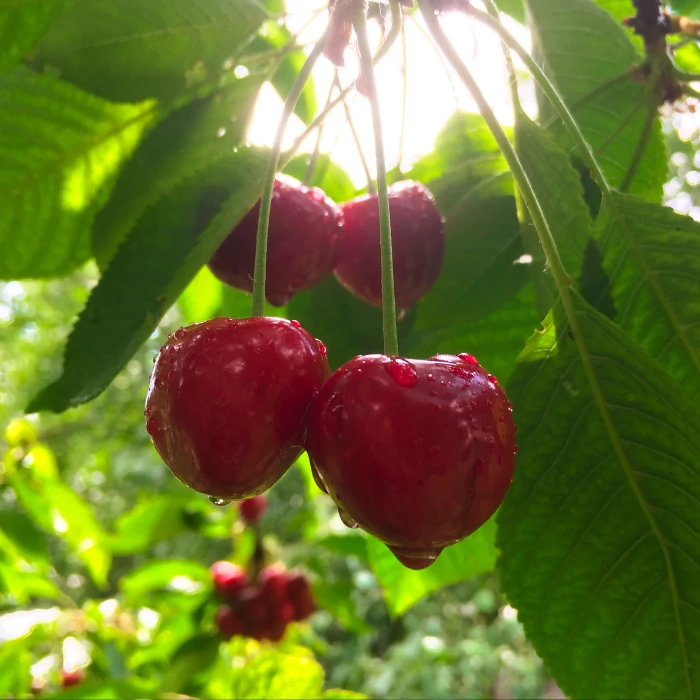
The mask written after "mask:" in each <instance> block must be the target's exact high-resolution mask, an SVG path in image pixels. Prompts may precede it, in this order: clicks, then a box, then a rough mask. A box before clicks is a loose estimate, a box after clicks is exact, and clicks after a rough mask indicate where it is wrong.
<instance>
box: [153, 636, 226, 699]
mask: <svg viewBox="0 0 700 700" xmlns="http://www.w3.org/2000/svg"><path fill="white" fill-rule="evenodd" d="M220 644H221V639H220V637H218V636H216V635H208V634H199V635H197V636H196V637H192V638H191V639H188V640H187V641H186V642H185V643H184V644H183V645H182V646H181V647H180V648H179V649H178V650H177V651H176V652H175V654H174V655H173V657H172V659H170V663H169V666H168V670H167V672H166V674H165V675H164V677H163V681H162V683H161V688H162V690H165V691H169V692H175V693H176V692H179V691H181V690H183V689H184V688H186V687H187V686H188V685H189V684H190V683H191V681H192V677H193V676H195V675H197V674H199V673H202V672H204V673H206V672H207V670H208V669H210V668H211V667H212V666H213V664H214V662H215V661H216V659H217V657H218V654H219V646H220Z"/></svg>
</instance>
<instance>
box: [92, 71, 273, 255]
mask: <svg viewBox="0 0 700 700" xmlns="http://www.w3.org/2000/svg"><path fill="white" fill-rule="evenodd" d="M270 70H271V69H270V64H265V65H264V66H263V67H262V68H261V67H258V69H253V68H252V67H251V73H250V74H249V75H248V77H246V78H244V79H241V80H234V81H233V82H231V83H228V84H226V85H224V86H223V87H221V88H220V89H219V90H215V91H214V92H212V94H210V95H208V96H207V97H205V98H203V99H200V100H197V101H195V102H192V103H191V104H189V105H187V106H186V107H183V108H182V109H180V110H178V111H176V112H174V113H172V114H171V115H169V116H168V117H167V118H166V119H164V120H163V121H162V122H161V123H160V124H158V126H157V127H156V128H155V129H153V131H152V132H151V133H150V134H148V136H147V137H146V138H145V139H144V141H143V143H142V144H141V147H140V148H139V149H138V151H136V153H135V154H134V156H133V157H132V158H131V159H130V160H129V161H128V162H127V163H126V164H125V165H124V168H123V170H122V173H121V176H120V178H119V180H118V181H117V184H116V185H115V188H114V192H113V193H112V196H111V197H110V199H109V202H108V203H107V204H106V206H105V207H104V208H103V209H102V210H101V211H100V212H99V214H98V215H97V218H96V220H95V226H94V229H93V234H92V248H93V253H94V255H95V258H96V259H97V262H98V264H99V265H100V267H102V268H104V267H105V266H106V264H107V262H108V261H109V260H110V259H111V258H112V256H113V255H114V252H115V251H116V250H117V248H118V247H119V245H120V244H121V242H122V241H123V240H124V239H125V238H126V236H127V235H128V234H129V232H130V231H131V230H132V229H133V227H134V226H135V225H136V222H137V221H138V220H139V218H140V217H141V216H143V214H144V212H145V211H146V209H148V207H149V206H152V205H153V204H155V203H156V202H157V201H158V200H159V199H160V198H161V197H163V196H164V195H165V194H167V193H168V192H169V191H170V190H172V189H173V187H175V186H176V185H178V184H180V183H182V182H184V181H185V180H187V179H190V178H192V176H193V175H194V174H195V173H197V172H198V171H200V170H202V169H204V168H206V167H208V166H209V165H210V164H211V163H212V162H213V161H215V160H217V159H218V158H221V157H223V156H225V155H226V154H227V153H228V152H230V151H231V150H232V149H235V148H237V147H238V146H239V145H240V144H241V142H242V141H243V139H244V138H245V134H246V131H247V129H248V124H249V121H250V117H251V115H252V111H253V106H254V104H255V100H256V99H257V96H258V92H259V90H260V86H261V85H262V83H263V82H264V81H265V80H266V79H267V77H269V74H270Z"/></svg>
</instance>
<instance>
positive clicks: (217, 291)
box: [177, 267, 224, 324]
mask: <svg viewBox="0 0 700 700" xmlns="http://www.w3.org/2000/svg"><path fill="white" fill-rule="evenodd" d="M223 298H224V285H223V283H221V282H220V281H219V280H218V279H216V277H214V275H213V274H212V273H211V271H210V270H209V268H208V267H203V268H202V269H201V270H200V271H199V272H198V273H197V275H196V276H195V278H194V279H193V280H192V281H191V282H190V283H189V284H188V285H187V288H186V289H185V291H184V292H183V293H182V294H180V296H179V298H178V300H177V304H178V306H179V307H180V311H181V312H182V320H183V322H184V323H185V324H189V323H197V322H200V321H206V320H207V319H209V318H213V317H214V316H215V315H216V311H217V310H218V309H219V307H220V306H221V303H222V301H223Z"/></svg>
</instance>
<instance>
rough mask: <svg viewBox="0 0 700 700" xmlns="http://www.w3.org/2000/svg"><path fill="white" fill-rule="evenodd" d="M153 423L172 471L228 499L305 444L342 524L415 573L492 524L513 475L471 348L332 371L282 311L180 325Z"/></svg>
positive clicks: (266, 477)
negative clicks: (381, 545) (388, 550)
mask: <svg viewBox="0 0 700 700" xmlns="http://www.w3.org/2000/svg"><path fill="white" fill-rule="evenodd" d="M146 418H147V421H146V427H147V430H148V432H149V433H150V435H151V438H152V439H153V443H154V445H155V446H156V449H157V450H158V452H159V453H160V455H161V457H162V458H163V460H164V461H165V462H166V464H167V465H168V466H169V467H170V469H171V470H172V472H173V473H174V474H175V476H177V477H178V478H179V479H180V480H181V481H183V482H184V483H186V484H188V485H189V486H191V487H192V488H194V489H196V490H198V491H201V492H203V493H206V494H209V495H210V496H213V497H215V498H217V499H221V501H228V500H232V499H243V498H248V497H250V496H253V495H256V494H259V493H262V492H263V491H265V490H267V489H268V488H269V487H270V486H272V485H273V484H274V483H275V482H276V481H277V480H278V479H279V478H280V477H281V476H282V475H283V474H284V473H285V472H286V471H287V469H288V468H289V467H290V466H291V465H292V464H293V463H294V461H295V460H296V459H297V457H298V456H299V455H300V453H301V451H302V450H303V449H305V448H306V449H307V450H308V452H309V456H310V458H311V461H312V464H313V469H314V475H315V477H316V480H317V483H318V485H319V487H320V488H322V489H323V490H324V491H326V492H327V493H328V494H329V495H330V496H331V498H333V500H334V502H335V503H336V505H337V506H338V509H339V512H340V515H341V517H343V519H344V521H345V522H346V523H347V524H348V525H350V526H356V525H359V526H361V527H362V528H363V529H364V530H366V531H367V532H369V533H370V534H372V535H375V536H376V537H378V538H379V539H381V540H382V541H383V542H384V543H386V544H387V546H389V547H390V548H391V550H392V551H393V552H394V554H395V555H396V556H397V558H398V559H399V560H400V561H401V562H403V563H404V564H405V565H406V566H408V567H410V568H423V567H425V566H428V565H430V564H431V563H432V562H433V561H434V560H435V558H436V557H437V556H438V555H439V553H440V552H441V551H442V549H443V548H444V547H446V546H448V545H450V544H454V543H455V542H458V541H459V540H461V539H463V538H464V537H466V536H467V535H469V534H470V533H471V532H473V531H474V530H476V529H477V528H478V527H480V526H481V525H483V524H484V522H486V520H488V518H490V517H491V515H493V513H494V512H495V510H496V509H497V508H498V506H499V505H500V503H501V500H502V499H503V497H504V495H505V492H506V490H507V489H508V486H509V484H510V480H511V476H512V472H513V464H514V454H515V426H514V424H513V418H512V414H511V406H510V404H509V403H508V400H507V399H506V396H505V394H504V392H503V390H502V389H501V387H500V386H499V385H498V382H497V380H496V378H495V377H494V376H493V375H491V374H488V373H487V372H486V371H485V370H484V369H483V368H482V367H481V366H480V365H479V363H478V362H477V360H476V359H475V358H474V357H473V356H471V355H466V354H463V355H457V356H454V355H436V356H434V357H431V358H430V359H429V360H407V359H404V358H399V357H389V356H386V355H368V356H360V357H356V358H355V359H354V360H351V361H350V362H348V363H346V364H345V365H343V366H342V367H341V368H340V369H338V370H337V371H336V372H334V373H333V374H332V375H331V373H330V369H329V366H328V362H327V360H326V357H325V347H324V346H323V344H322V343H320V341H317V340H315V339H314V338H312V337H311V336H310V335H309V334H308V333H307V332H306V331H305V330H304V329H303V328H301V326H300V324H299V323H298V322H296V321H287V320H284V319H279V318H250V319H241V320H233V319H226V318H215V319H212V320H211V321H207V322H205V323H197V324H192V325H191V326H188V327H187V328H181V329H180V330H178V331H176V332H175V333H174V334H173V335H172V336H170V338H169V340H168V342H167V343H166V344H165V346H164V347H163V349H162V351H161V353H160V355H159V356H158V358H157V359H156V362H155V366H154V370H153V374H152V376H151V382H150V386H149V391H148V396H147V400H146ZM244 517H245V516H244Z"/></svg>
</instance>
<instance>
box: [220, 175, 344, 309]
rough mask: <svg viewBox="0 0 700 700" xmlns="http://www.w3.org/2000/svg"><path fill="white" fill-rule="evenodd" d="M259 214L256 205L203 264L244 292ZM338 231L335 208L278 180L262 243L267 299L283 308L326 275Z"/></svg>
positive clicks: (317, 194)
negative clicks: (266, 234)
mask: <svg viewBox="0 0 700 700" xmlns="http://www.w3.org/2000/svg"><path fill="white" fill-rule="evenodd" d="M259 214H260V202H258V203H257V204H256V205H255V206H254V207H253V208H252V209H251V210H250V212H248V214H246V216H245V217H244V218H243V220H242V221H241V222H240V223H239V224H238V226H236V228H235V229H234V230H233V231H232V233H231V234H230V235H229V237H228V238H227V239H226V240H225V241H224V242H223V243H222V244H221V246H219V249H218V250H217V251H216V252H215V253H214V255H213V256H212V258H211V260H209V269H210V270H211V271H212V272H213V273H214V275H216V277H218V278H219V279H220V280H221V281H222V282H225V283H226V284H229V285H231V286H232V287H236V288H237V289H242V290H244V291H246V292H252V291H253V270H254V268H255V241H256V235H257V231H258V216H259ZM340 231H341V217H340V210H339V209H338V207H337V206H336V205H335V204H334V203H333V202H332V201H331V200H330V199H328V198H327V197H326V196H325V195H324V194H323V192H322V191H321V190H319V189H316V188H314V189H309V188H307V187H304V186H303V185H301V183H299V182H298V181H297V180H294V179H293V178H288V177H283V176H278V178H277V179H276V180H275V186H274V190H273V196H272V206H271V209H270V226H269V233H268V242H267V268H266V269H267V276H266V279H265V295H266V297H267V300H268V301H269V302H270V303H271V304H273V305H275V306H284V305H285V304H287V303H288V302H289V300H290V299H291V298H292V297H293V296H294V295H295V294H297V293H298V292H301V291H304V290H305V289H311V287H314V286H316V285H317V284H318V283H319V282H321V280H323V279H324V278H325V277H327V276H328V275H330V274H331V271H332V270H333V265H334V263H335V260H336V243H337V238H338V234H339V232H340Z"/></svg>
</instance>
